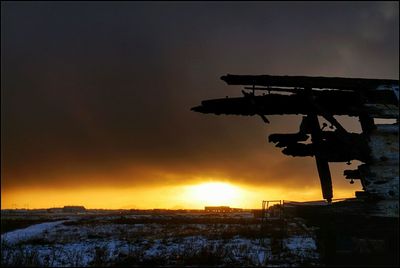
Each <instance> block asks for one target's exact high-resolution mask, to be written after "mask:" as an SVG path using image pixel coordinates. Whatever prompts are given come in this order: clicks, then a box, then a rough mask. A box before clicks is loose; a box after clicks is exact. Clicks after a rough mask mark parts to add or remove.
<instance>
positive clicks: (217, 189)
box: [185, 182, 243, 206]
mask: <svg viewBox="0 0 400 268" xmlns="http://www.w3.org/2000/svg"><path fill="white" fill-rule="evenodd" d="M185 195H186V196H187V198H188V199H190V200H191V201H192V202H193V203H197V204H202V205H204V206H207V205H211V206H212V205H214V206H216V205H227V206H233V205H238V204H240V203H241V201H242V197H243V193H242V191H241V189H240V188H239V187H236V186H233V185H231V184H229V183H224V182H207V183H201V184H197V185H191V186H187V187H186V194H185Z"/></svg>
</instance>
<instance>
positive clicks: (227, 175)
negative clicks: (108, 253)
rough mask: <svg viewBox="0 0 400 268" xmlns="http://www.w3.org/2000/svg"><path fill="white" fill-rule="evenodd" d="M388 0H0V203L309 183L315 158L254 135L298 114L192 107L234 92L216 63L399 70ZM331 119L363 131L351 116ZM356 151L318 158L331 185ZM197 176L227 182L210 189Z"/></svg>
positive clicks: (106, 200)
mask: <svg viewBox="0 0 400 268" xmlns="http://www.w3.org/2000/svg"><path fill="white" fill-rule="evenodd" d="M398 10H399V5H398V2H168V3H167V2H7V1H2V2H1V193H2V197H1V207H2V208H15V207H29V208H39V207H53V206H63V205H72V204H75V205H85V206H86V207H88V208H188V207H190V208H202V207H203V206H204V205H220V204H225V205H231V206H236V207H245V208H253V207H258V206H260V204H261V200H268V199H286V200H300V201H302V200H319V199H322V196H321V191H320V184H319V179H318V175H317V171H316V167H315V160H314V159H313V158H311V157H305V158H293V157H287V156H284V155H282V154H281V152H280V149H279V148H275V147H274V145H273V144H270V143H268V140H267V137H268V135H269V134H272V133H288V132H297V131H298V126H299V122H300V119H301V118H299V116H272V117H269V119H270V121H271V124H269V125H266V124H264V123H263V122H262V120H261V119H260V118H258V117H240V116H215V115H204V114H199V113H194V112H191V111H190V108H191V107H193V106H197V105H199V104H200V102H201V101H202V100H204V99H213V98H221V97H222V98H223V97H225V96H240V94H241V92H240V87H234V86H227V85H226V84H225V83H224V82H223V81H221V80H220V79H219V77H220V76H221V75H224V74H227V73H231V74H271V75H309V76H342V77H362V78H387V79H398V73H399V34H398V32H399V12H398ZM338 119H339V121H341V122H342V123H343V124H344V125H345V127H346V128H347V129H348V130H351V131H360V127H359V122H358V120H356V119H354V118H347V117H340V118H338ZM356 166H357V163H355V162H354V163H352V165H351V166H347V165H346V164H344V163H334V164H331V169H332V176H333V189H334V198H341V197H352V196H354V191H356V190H360V188H361V186H360V184H359V183H355V184H353V185H350V184H349V183H348V181H346V180H345V179H344V178H343V176H342V173H343V169H348V168H352V167H354V168H356ZM213 183H214V185H217V186H218V185H219V183H220V184H221V183H222V184H223V185H225V186H224V187H225V188H224V187H222V188H218V187H219V186H218V187H217V188H215V187H214V188H213V189H211V188H207V187H208V186H207V185H213ZM222 184H221V185H222ZM193 187H194V188H193ZM196 187H197V188H196ZM199 187H200V188H199ZM202 187H203V188H202ZM204 187H205V188H204ZM199 189H203V190H201V191H200V192H199ZM210 189H211V190H212V191H214V190H215V189H217V190H218V189H220V190H221V191H222V192H229V191H233V192H235V194H232V196H230V197H228V196H227V197H226V199H222V200H219V199H218V200H215V199H212V198H210V196H207V195H211V193H210ZM196 191H197V192H196ZM195 196H196V197H195Z"/></svg>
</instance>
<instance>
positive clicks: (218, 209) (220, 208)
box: [204, 206, 243, 213]
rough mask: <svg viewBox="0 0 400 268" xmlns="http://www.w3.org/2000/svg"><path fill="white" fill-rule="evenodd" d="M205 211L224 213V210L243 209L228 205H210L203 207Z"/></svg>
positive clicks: (237, 210) (234, 210)
mask: <svg viewBox="0 0 400 268" xmlns="http://www.w3.org/2000/svg"><path fill="white" fill-rule="evenodd" d="M204 210H205V211H206V212H213V213H226V212H242V211H243V209H241V208H231V207H228V206H211V207H204Z"/></svg>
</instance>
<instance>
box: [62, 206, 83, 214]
mask: <svg viewBox="0 0 400 268" xmlns="http://www.w3.org/2000/svg"><path fill="white" fill-rule="evenodd" d="M62 211H63V212H68V213H78V212H86V209H85V207H84V206H64V207H63V209H62Z"/></svg>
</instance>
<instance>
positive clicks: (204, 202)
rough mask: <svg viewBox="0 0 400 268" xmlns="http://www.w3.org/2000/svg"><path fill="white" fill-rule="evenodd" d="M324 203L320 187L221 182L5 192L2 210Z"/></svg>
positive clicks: (340, 193) (342, 193) (337, 194)
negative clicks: (264, 202) (282, 202)
mask: <svg viewBox="0 0 400 268" xmlns="http://www.w3.org/2000/svg"><path fill="white" fill-rule="evenodd" d="M350 197H354V189H347V188H346V189H340V188H338V189H334V198H350ZM275 199H278V200H291V201H312V200H322V196H321V190H320V188H319V187H297V188H287V187H286V188H285V187H268V186H259V187H257V186H254V185H251V186H250V185H240V184H234V183H227V182H225V181H223V180H221V181H204V182H200V183H193V184H185V185H175V186H152V187H145V186H140V187H129V188H128V187H125V188H112V187H108V188H105V187H103V188H94V187H91V188H90V189H89V188H77V189H30V190H28V189H14V190H8V191H2V196H1V209H14V208H28V209H40V208H51V207H63V206H66V205H81V206H85V207H86V208H87V209H153V208H160V209H204V207H205V206H230V207H237V208H244V209H252V208H259V207H260V206H261V202H262V200H275Z"/></svg>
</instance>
